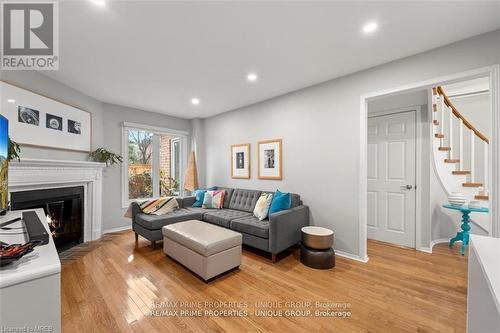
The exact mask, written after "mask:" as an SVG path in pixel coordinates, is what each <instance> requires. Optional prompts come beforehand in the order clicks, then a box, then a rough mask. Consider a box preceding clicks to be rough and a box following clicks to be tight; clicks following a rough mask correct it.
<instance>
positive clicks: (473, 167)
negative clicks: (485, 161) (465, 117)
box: [470, 131, 476, 183]
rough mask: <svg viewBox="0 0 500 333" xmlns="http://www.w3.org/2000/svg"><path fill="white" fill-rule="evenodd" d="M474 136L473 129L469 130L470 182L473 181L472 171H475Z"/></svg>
mask: <svg viewBox="0 0 500 333" xmlns="http://www.w3.org/2000/svg"><path fill="white" fill-rule="evenodd" d="M475 138H476V134H475V133H474V131H470V182H471V183H474V171H475V159H476V156H475V148H476V147H475V145H476V143H475Z"/></svg>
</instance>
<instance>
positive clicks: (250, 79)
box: [247, 73, 259, 82]
mask: <svg viewBox="0 0 500 333" xmlns="http://www.w3.org/2000/svg"><path fill="white" fill-rule="evenodd" d="M258 78H259V77H258V76H257V74H255V73H248V75H247V81H248V82H255V81H257V79H258Z"/></svg>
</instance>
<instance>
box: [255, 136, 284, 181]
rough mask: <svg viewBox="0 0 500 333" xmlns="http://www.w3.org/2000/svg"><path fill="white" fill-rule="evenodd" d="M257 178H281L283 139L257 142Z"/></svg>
mask: <svg viewBox="0 0 500 333" xmlns="http://www.w3.org/2000/svg"><path fill="white" fill-rule="evenodd" d="M258 157H259V175H258V178H259V179H273V180H281V179H283V140H282V139H275V140H266V141H259V142H258Z"/></svg>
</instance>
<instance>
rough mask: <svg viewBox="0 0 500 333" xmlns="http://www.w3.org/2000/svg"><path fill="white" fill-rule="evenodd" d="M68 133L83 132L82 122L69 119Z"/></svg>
mask: <svg viewBox="0 0 500 333" xmlns="http://www.w3.org/2000/svg"><path fill="white" fill-rule="evenodd" d="M68 133H73V134H78V135H80V134H82V123H81V122H79V121H74V120H71V119H68Z"/></svg>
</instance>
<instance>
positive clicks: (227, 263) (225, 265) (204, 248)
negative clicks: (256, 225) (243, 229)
mask: <svg viewBox="0 0 500 333" xmlns="http://www.w3.org/2000/svg"><path fill="white" fill-rule="evenodd" d="M162 233H163V252H165V254H167V255H168V256H169V257H171V258H173V259H175V260H176V261H178V262H179V263H181V264H182V265H184V266H185V267H187V268H189V269H190V270H191V271H192V272H194V273H195V274H197V275H198V276H199V277H201V278H202V279H203V280H205V281H207V280H210V279H211V278H213V277H216V276H217V275H220V274H222V273H224V272H227V271H229V270H231V269H233V268H236V267H238V266H239V265H240V263H241V243H242V236H241V234H239V233H237V232H234V231H231V230H229V229H226V228H222V227H218V226H215V225H212V224H209V223H205V222H201V221H197V220H190V221H185V222H179V223H174V224H170V225H167V226H164V227H163V228H162Z"/></svg>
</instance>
